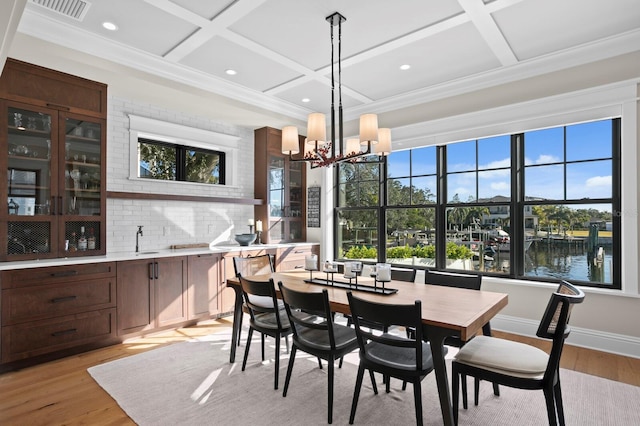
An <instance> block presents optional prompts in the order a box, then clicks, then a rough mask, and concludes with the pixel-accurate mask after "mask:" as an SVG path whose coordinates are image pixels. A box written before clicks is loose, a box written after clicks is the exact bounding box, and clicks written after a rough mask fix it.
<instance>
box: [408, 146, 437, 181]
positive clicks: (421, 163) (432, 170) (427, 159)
mask: <svg viewBox="0 0 640 426" xmlns="http://www.w3.org/2000/svg"><path fill="white" fill-rule="evenodd" d="M436 172H437V166H436V147H435V146H427V147H424V148H418V149H413V150H411V174H412V175H413V176H421V175H435V174H436ZM434 188H435V187H434Z"/></svg>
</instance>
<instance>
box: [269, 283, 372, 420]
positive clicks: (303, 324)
mask: <svg viewBox="0 0 640 426" xmlns="http://www.w3.org/2000/svg"><path fill="white" fill-rule="evenodd" d="M278 286H279V288H280V294H281V296H282V300H283V301H284V305H285V309H286V311H287V315H288V317H289V323H290V324H291V326H292V329H293V337H292V341H293V344H292V346H291V354H290V355H289V365H288V367H287V376H286V379H285V382H284V389H283V391H282V396H283V397H286V396H287V391H288V390H289V383H290V381H291V372H292V371H293V365H294V363H295V358H296V352H297V351H298V349H299V350H301V351H303V352H306V353H308V354H310V355H313V356H315V357H317V358H318V360H320V359H324V360H325V361H327V366H328V380H329V384H328V395H327V398H328V399H327V407H328V414H327V422H328V423H332V422H333V382H334V363H335V360H336V359H341V358H342V357H343V356H344V355H346V354H348V353H350V352H353V351H354V350H355V349H357V348H358V341H357V339H356V333H355V330H354V329H353V328H350V327H346V326H344V325H340V324H336V323H335V322H334V321H333V312H331V307H330V305H329V293H328V292H327V290H326V289H323V290H322V292H302V291H297V290H293V289H290V288H287V287H286V286H284V285H283V284H282V282H278ZM320 368H322V363H320ZM372 380H373V378H372Z"/></svg>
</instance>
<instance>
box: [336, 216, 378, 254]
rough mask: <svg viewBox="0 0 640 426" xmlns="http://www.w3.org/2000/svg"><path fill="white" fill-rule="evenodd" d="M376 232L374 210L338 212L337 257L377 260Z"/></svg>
mask: <svg viewBox="0 0 640 426" xmlns="http://www.w3.org/2000/svg"><path fill="white" fill-rule="evenodd" d="M377 230H378V213H377V211H376V210H374V209H371V210H353V211H341V212H339V213H338V241H337V242H338V257H339V258H348V259H366V260H371V261H375V260H377V258H378V254H377V250H376V248H375V247H376V244H377V243H378V231H377Z"/></svg>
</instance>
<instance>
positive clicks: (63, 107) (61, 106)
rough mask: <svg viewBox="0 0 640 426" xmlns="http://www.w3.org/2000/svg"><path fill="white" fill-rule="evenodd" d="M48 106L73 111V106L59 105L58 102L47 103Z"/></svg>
mask: <svg viewBox="0 0 640 426" xmlns="http://www.w3.org/2000/svg"><path fill="white" fill-rule="evenodd" d="M47 106H48V107H49V108H55V109H61V110H63V111H71V108H69V107H67V106H64V105H58V104H50V103H47Z"/></svg>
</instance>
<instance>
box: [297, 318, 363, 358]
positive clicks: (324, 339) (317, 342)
mask: <svg viewBox="0 0 640 426" xmlns="http://www.w3.org/2000/svg"><path fill="white" fill-rule="evenodd" d="M333 337H334V339H335V350H336V351H342V350H344V349H348V350H349V352H351V351H352V350H353V349H354V347H355V346H356V345H357V344H358V343H357V342H356V332H355V330H354V329H353V328H350V327H345V326H344V325H339V324H334V325H333ZM293 339H294V342H295V341H297V343H299V344H300V345H302V346H306V347H308V348H313V349H316V350H317V351H320V352H327V351H330V350H332V347H331V341H330V339H329V336H328V334H327V333H326V331H324V330H313V329H304V330H301V331H300V332H299V333H298V335H297V336H294V338H293Z"/></svg>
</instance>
